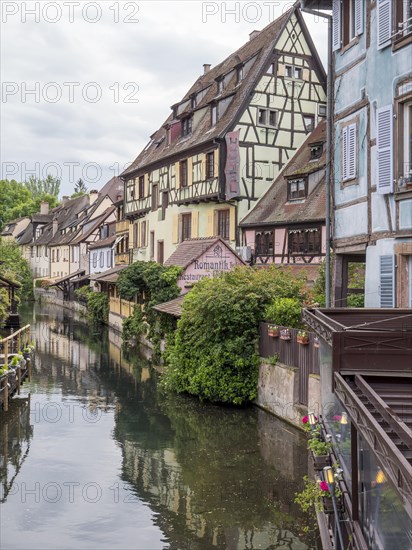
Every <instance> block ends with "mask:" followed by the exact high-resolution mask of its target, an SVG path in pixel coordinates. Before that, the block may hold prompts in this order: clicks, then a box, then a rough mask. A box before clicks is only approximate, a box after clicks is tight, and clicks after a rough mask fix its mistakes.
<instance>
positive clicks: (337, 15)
mask: <svg viewBox="0 0 412 550" xmlns="http://www.w3.org/2000/svg"><path fill="white" fill-rule="evenodd" d="M332 18H333V19H332V21H333V22H332V32H333V37H332V49H333V51H336V50H339V49H340V45H341V27H342V26H341V0H333V5H332Z"/></svg>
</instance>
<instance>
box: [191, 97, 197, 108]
mask: <svg viewBox="0 0 412 550" xmlns="http://www.w3.org/2000/svg"><path fill="white" fill-rule="evenodd" d="M190 106H191V108H192V109H195V108H196V106H197V96H196V94H194V95H192V96H191V97H190Z"/></svg>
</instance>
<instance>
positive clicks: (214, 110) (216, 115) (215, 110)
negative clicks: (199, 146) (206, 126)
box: [211, 103, 219, 126]
mask: <svg viewBox="0 0 412 550" xmlns="http://www.w3.org/2000/svg"><path fill="white" fill-rule="evenodd" d="M211 119H212V126H214V125H215V124H216V122H217V121H218V120H219V111H218V105H217V103H214V104H213V105H212V110H211Z"/></svg>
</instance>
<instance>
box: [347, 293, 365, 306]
mask: <svg viewBox="0 0 412 550" xmlns="http://www.w3.org/2000/svg"><path fill="white" fill-rule="evenodd" d="M347 304H348V307H364V305H365V295H364V294H348V298H347Z"/></svg>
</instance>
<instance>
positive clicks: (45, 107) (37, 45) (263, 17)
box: [0, 0, 327, 194]
mask: <svg viewBox="0 0 412 550" xmlns="http://www.w3.org/2000/svg"><path fill="white" fill-rule="evenodd" d="M291 4H292V2H289V1H281V2H279V1H273V2H270V1H268V2H266V1H264V2H202V1H200V0H192V1H169V2H164V1H152V0H151V1H143V2H142V1H140V0H138V1H136V2H134V1H127V2H126V1H125V2H123V1H120V2H117V1H115V0H108V1H99V2H89V1H85V0H78V1H75V0H74V1H70V0H68V1H66V0H63V1H61V2H53V1H48V0H43V1H40V2H39V1H37V2H35V1H29V2H20V1H7V0H2V2H1V12H2V13H1V16H2V19H1V21H2V23H1V31H2V32H1V80H2V98H1V104H0V105H1V169H2V174H1V176H2V178H8V179H16V180H18V181H24V180H25V179H27V178H28V177H29V176H30V175H31V174H32V173H35V175H37V176H40V177H43V176H44V177H45V176H46V175H47V173H51V174H53V175H59V176H60V177H61V179H62V188H61V194H70V193H72V191H73V187H74V183H75V181H77V179H78V178H79V177H82V178H83V180H84V181H85V182H86V185H87V186H88V188H89V189H92V188H97V189H99V188H101V187H102V186H103V185H104V183H105V182H106V181H107V180H108V179H110V178H111V177H112V176H113V175H118V174H119V172H121V171H122V170H123V169H124V168H125V167H126V166H127V165H128V164H129V163H130V162H132V161H133V160H134V158H135V157H136V156H137V154H138V153H139V152H140V150H141V149H142V148H143V147H144V146H145V144H146V143H147V142H148V140H149V136H150V135H151V134H152V133H153V132H154V131H155V130H157V129H158V127H159V126H160V125H161V124H162V123H163V121H164V120H165V119H166V118H167V116H168V115H169V112H170V106H171V105H172V104H173V103H176V102H177V101H179V100H180V99H181V98H182V97H183V95H184V94H185V93H186V91H187V90H188V88H189V87H190V86H191V85H192V84H193V82H194V81H195V80H196V78H197V77H198V76H199V75H200V74H201V73H202V72H203V67H202V66H203V63H211V64H212V65H216V64H217V63H220V62H221V61H223V60H224V59H225V58H226V57H227V56H228V55H229V54H230V53H232V52H233V51H235V50H236V49H237V48H239V47H240V46H241V45H242V44H244V43H245V42H246V41H247V40H248V35H249V33H250V32H251V31H252V30H255V29H258V30H260V29H262V28H263V27H265V26H266V25H268V24H269V23H270V22H271V21H272V20H273V19H274V18H276V17H278V16H280V15H281V14H282V12H283V11H284V10H285V9H287V8H288V7H290V6H291ZM305 20H306V22H307V24H308V26H309V29H310V32H311V34H312V37H313V40H314V42H315V45H316V47H317V49H318V52H319V55H320V57H321V59H322V61H323V62H324V63H325V60H326V55H327V53H326V46H327V25H326V23H325V22H324V20H316V19H315V18H314V17H313V16H305ZM30 92H32V93H30Z"/></svg>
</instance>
